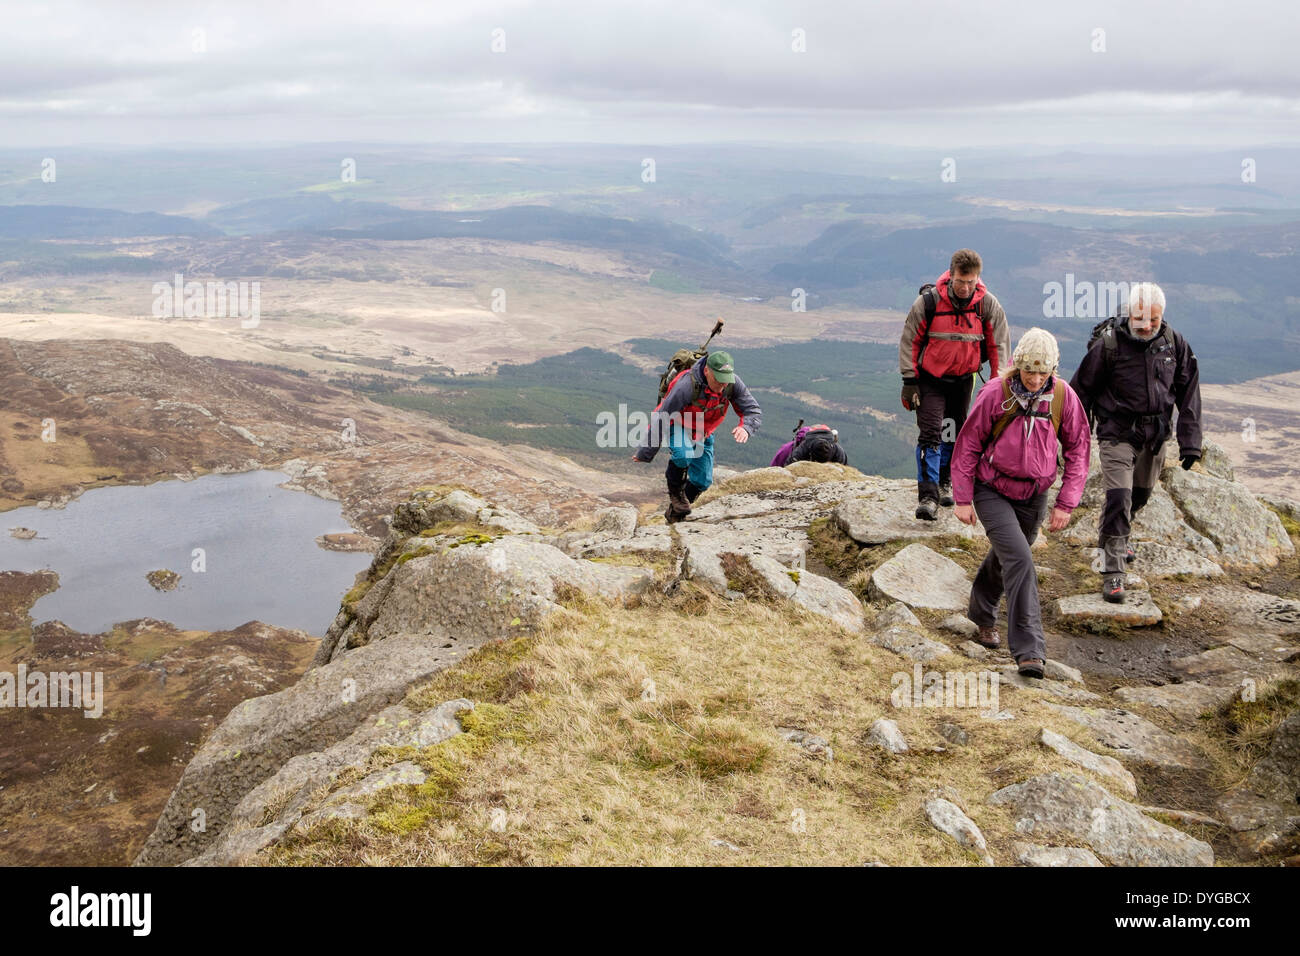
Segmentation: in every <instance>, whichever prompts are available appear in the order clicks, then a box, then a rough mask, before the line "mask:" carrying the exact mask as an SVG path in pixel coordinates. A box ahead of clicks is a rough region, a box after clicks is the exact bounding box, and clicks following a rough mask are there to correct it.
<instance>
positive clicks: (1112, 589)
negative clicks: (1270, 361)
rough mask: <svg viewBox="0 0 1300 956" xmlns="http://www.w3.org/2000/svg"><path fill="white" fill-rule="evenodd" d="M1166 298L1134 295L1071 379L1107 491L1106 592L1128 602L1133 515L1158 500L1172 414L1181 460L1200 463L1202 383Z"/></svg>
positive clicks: (1151, 286) (1101, 540)
mask: <svg viewBox="0 0 1300 956" xmlns="http://www.w3.org/2000/svg"><path fill="white" fill-rule="evenodd" d="M1164 317H1165V293H1164V291H1163V290H1162V289H1161V288H1160V286H1158V285H1156V284H1155V283H1154V282H1140V283H1136V284H1134V285H1133V286H1132V288H1131V289H1130V290H1129V305H1128V314H1127V315H1120V316H1119V317H1118V318H1117V319H1113V320H1111V323H1110V324H1109V325H1107V326H1105V327H1104V328H1103V329H1102V330H1101V334H1099V335H1097V336H1096V338H1095V340H1094V341H1093V342H1092V343H1091V345H1090V347H1089V349H1088V353H1087V354H1086V355H1085V356H1084V357H1083V361H1081V362H1080V363H1079V368H1078V369H1077V370H1076V371H1075V373H1074V378H1072V379H1071V380H1070V387H1071V388H1073V389H1074V391H1075V392H1076V393H1077V394H1078V396H1079V398H1080V399H1081V400H1082V401H1083V405H1084V408H1085V409H1087V411H1088V415H1089V417H1090V418H1094V419H1095V420H1096V422H1097V444H1098V450H1099V452H1100V453H1101V470H1102V479H1103V482H1104V487H1105V489H1106V503H1105V505H1104V507H1103V509H1102V515H1101V527H1100V528H1099V533H1098V542H1097V544H1098V547H1100V548H1101V549H1102V551H1103V553H1104V556H1105V557H1104V560H1105V564H1104V567H1103V570H1102V587H1101V593H1102V597H1104V598H1105V599H1106V600H1107V601H1111V602H1112V603H1120V602H1122V601H1123V600H1124V577H1125V573H1126V571H1127V562H1128V561H1130V560H1132V558H1133V557H1134V552H1133V550H1132V549H1131V548H1130V547H1129V532H1130V529H1131V527H1132V521H1133V515H1134V514H1136V513H1137V512H1138V511H1139V510H1140V509H1141V508H1142V506H1143V505H1145V504H1146V503H1147V501H1148V500H1149V499H1150V497H1151V492H1152V491H1153V490H1154V488H1155V484H1156V481H1157V479H1158V478H1159V477H1160V470H1161V467H1162V466H1163V464H1164V458H1165V455H1164V447H1165V441H1166V439H1168V437H1169V435H1170V424H1171V418H1172V413H1173V410H1174V409H1175V408H1177V409H1178V433H1177V435H1176V438H1177V441H1178V456H1179V458H1180V459H1181V460H1182V466H1183V468H1185V469H1190V468H1191V467H1192V465H1193V464H1195V463H1196V461H1197V460H1198V459H1199V458H1200V457H1201V385H1200V381H1201V380H1200V372H1199V370H1198V369H1197V364H1196V356H1195V354H1193V352H1192V349H1191V346H1189V345H1188V344H1187V340H1186V339H1184V338H1183V337H1182V336H1181V335H1179V334H1178V333H1177V332H1176V331H1174V329H1172V328H1171V327H1170V326H1169V324H1168V323H1167V322H1166V321H1165V320H1164Z"/></svg>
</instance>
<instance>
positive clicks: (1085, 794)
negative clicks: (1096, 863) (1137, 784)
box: [989, 773, 1214, 866]
mask: <svg viewBox="0 0 1300 956" xmlns="http://www.w3.org/2000/svg"><path fill="white" fill-rule="evenodd" d="M989 803H990V804H993V805H994V806H1006V807H1009V808H1011V810H1012V811H1013V813H1014V814H1015V816H1016V822H1015V828H1016V832H1018V833H1020V834H1023V835H1024V836H1026V837H1033V838H1034V839H1037V840H1051V841H1060V842H1070V843H1084V844H1087V846H1088V847H1089V848H1090V849H1091V850H1092V851H1093V852H1094V853H1096V854H1097V855H1098V856H1100V857H1101V858H1102V859H1104V860H1106V861H1107V862H1109V863H1111V864H1112V865H1115V866H1213V865H1214V851H1213V850H1212V849H1211V848H1210V845H1209V844H1208V843H1205V842H1204V841H1202V840H1197V839H1195V838H1193V837H1190V836H1188V835H1187V834H1185V833H1183V832H1182V831H1181V830H1176V829H1174V828H1173V827H1171V826H1167V825H1165V824H1163V823H1161V822H1159V821H1158V820H1152V819H1151V818H1150V817H1148V816H1146V815H1145V814H1143V813H1141V812H1140V811H1139V810H1138V809H1137V808H1136V807H1134V806H1133V805H1132V804H1131V803H1128V802H1126V801H1124V800H1121V799H1120V798H1118V797H1116V796H1114V795H1113V794H1111V793H1110V791H1108V790H1107V789H1106V788H1105V787H1102V786H1099V785H1098V784H1095V783H1093V782H1092V781H1091V780H1087V779H1086V778H1084V777H1081V776H1079V775H1078V774H1073V773H1066V774H1063V773H1049V774H1041V775H1039V776H1036V777H1031V778H1030V779H1029V780H1026V781H1024V782H1023V783H1017V784H1013V785H1011V786H1009V787H1003V788H1002V789H1001V790H998V791H997V792H996V793H994V794H993V795H992V796H990V797H989Z"/></svg>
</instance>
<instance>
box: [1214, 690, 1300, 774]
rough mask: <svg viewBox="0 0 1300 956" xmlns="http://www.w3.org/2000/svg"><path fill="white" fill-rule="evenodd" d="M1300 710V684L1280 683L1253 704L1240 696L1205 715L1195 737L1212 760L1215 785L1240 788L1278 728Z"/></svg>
mask: <svg viewBox="0 0 1300 956" xmlns="http://www.w3.org/2000/svg"><path fill="white" fill-rule="evenodd" d="M1297 707H1300V681H1298V680H1294V679H1285V680H1279V681H1276V682H1274V683H1272V684H1267V685H1264V686H1261V687H1260V688H1258V689H1257V693H1256V695H1255V699H1254V700H1253V701H1247V700H1243V699H1242V698H1241V695H1240V694H1239V695H1237V696H1236V697H1234V698H1233V699H1232V700H1230V701H1228V703H1226V704H1224V705H1223V706H1222V707H1219V708H1217V709H1216V710H1213V711H1210V712H1208V713H1205V714H1202V715H1201V719H1200V726H1199V727H1198V728H1197V732H1196V733H1195V740H1194V742H1195V743H1197V744H1198V745H1199V746H1201V748H1202V749H1203V750H1205V752H1206V754H1207V756H1208V757H1209V758H1210V762H1211V765H1212V767H1213V773H1214V781H1215V783H1216V785H1217V786H1219V787H1220V788H1222V789H1230V788H1232V787H1236V786H1240V785H1241V784H1242V783H1244V782H1245V779H1246V776H1247V775H1248V774H1249V773H1250V770H1251V768H1252V767H1254V766H1255V764H1256V763H1257V762H1258V761H1259V759H1260V758H1261V757H1263V756H1264V755H1265V754H1266V753H1267V752H1268V748H1269V745H1270V744H1271V743H1272V741H1273V735H1274V733H1275V732H1276V731H1277V728H1278V725H1279V724H1281V723H1282V721H1283V720H1285V719H1286V717H1287V715H1288V714H1290V713H1292V712H1293V711H1295V709H1296V708H1297Z"/></svg>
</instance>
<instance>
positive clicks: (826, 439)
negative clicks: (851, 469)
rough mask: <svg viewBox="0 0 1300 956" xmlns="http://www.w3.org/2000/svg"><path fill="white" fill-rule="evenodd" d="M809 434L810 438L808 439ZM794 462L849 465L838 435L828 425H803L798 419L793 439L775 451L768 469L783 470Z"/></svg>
mask: <svg viewBox="0 0 1300 956" xmlns="http://www.w3.org/2000/svg"><path fill="white" fill-rule="evenodd" d="M809 433H811V437H809ZM796 461H820V462H835V463H836V464H840V465H847V464H848V463H849V456H848V455H847V454H845V452H844V449H843V448H841V447H840V433H839V432H838V431H836V430H835V429H833V428H831V427H830V426H829V425H805V424H804V423H803V419H802V418H801V419H799V427H798V428H796V429H795V430H794V438H792V439H791V440H790V441H788V442H786V443H785V444H784V445H782V446H781V447H780V448H778V449H777V450H776V454H775V455H773V456H772V463H771V464H770V465H769V466H768V467H769V468H784V467H785V466H786V465H793V464H794V463H795V462H796Z"/></svg>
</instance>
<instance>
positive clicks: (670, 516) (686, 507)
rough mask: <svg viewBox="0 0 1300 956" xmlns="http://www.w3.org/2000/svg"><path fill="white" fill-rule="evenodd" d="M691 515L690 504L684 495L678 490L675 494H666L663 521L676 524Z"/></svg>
mask: <svg viewBox="0 0 1300 956" xmlns="http://www.w3.org/2000/svg"><path fill="white" fill-rule="evenodd" d="M690 513H691V503H690V501H688V500H687V498H686V493H685V492H684V491H682V490H681V489H680V488H678V489H677V490H676V491H675V492H674V491H670V492H668V510H667V511H665V512H664V520H665V521H667V522H668V523H669V524H676V523H677V522H678V521H681V520H682V519H683V518H685V517H686V516H687V515H689V514H690Z"/></svg>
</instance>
